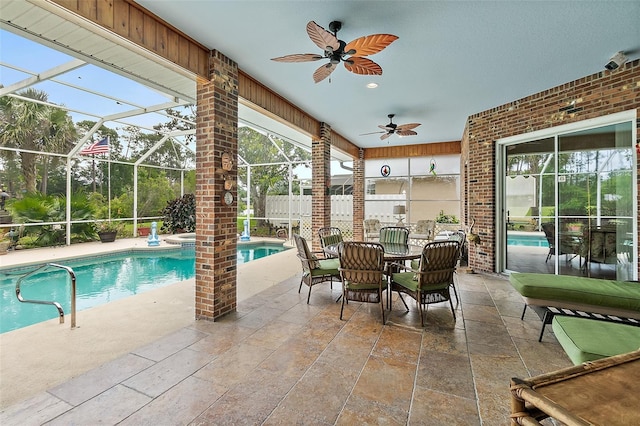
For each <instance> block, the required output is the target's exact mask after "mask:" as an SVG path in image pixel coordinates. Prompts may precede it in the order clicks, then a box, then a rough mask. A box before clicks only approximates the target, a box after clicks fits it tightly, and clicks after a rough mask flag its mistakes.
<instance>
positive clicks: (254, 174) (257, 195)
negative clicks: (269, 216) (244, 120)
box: [238, 127, 311, 218]
mask: <svg viewBox="0 0 640 426" xmlns="http://www.w3.org/2000/svg"><path fill="white" fill-rule="evenodd" d="M274 141H275V143H276V144H277V145H278V146H276V145H275V144H274V143H272V142H271V140H270V139H269V138H268V137H267V136H265V135H263V134H262V133H259V132H256V131H255V130H253V129H251V128H249V127H240V128H239V129H238V155H239V156H240V157H241V158H243V159H244V160H245V161H247V162H248V163H249V164H269V163H274V164H270V165H264V166H262V165H261V166H255V167H251V188H249V191H250V194H251V203H252V205H253V209H254V214H255V216H256V217H259V218H261V217H265V216H266V202H267V195H277V194H287V193H288V192H287V191H288V182H289V180H288V177H289V167H288V165H287V164H286V163H287V161H291V162H300V161H307V160H310V159H311V156H310V154H309V153H308V152H306V151H304V150H303V149H301V148H298V147H296V146H294V145H292V144H290V143H287V142H285V141H283V140H280V139H277V138H274ZM294 178H295V176H294ZM238 180H239V181H241V182H244V183H245V186H246V182H247V169H246V168H244V167H243V168H239V169H238Z"/></svg>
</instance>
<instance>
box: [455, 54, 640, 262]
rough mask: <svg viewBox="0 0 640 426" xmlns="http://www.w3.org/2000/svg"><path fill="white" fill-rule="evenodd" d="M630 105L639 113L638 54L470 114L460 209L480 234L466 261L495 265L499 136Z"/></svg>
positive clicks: (605, 112)
mask: <svg viewBox="0 0 640 426" xmlns="http://www.w3.org/2000/svg"><path fill="white" fill-rule="evenodd" d="M574 101H575V103H574V104H573V105H572V104H571V103H572V102H574ZM632 109H636V110H637V111H638V115H640V60H636V61H633V62H629V63H627V64H625V65H624V66H622V67H620V68H619V69H617V70H615V71H601V72H599V73H596V74H593V75H590V76H587V77H584V78H581V79H579V80H576V81H572V82H569V83H566V84H563V85H560V86H557V87H553V88H551V89H548V90H545V91H543V92H540V93H536V94H534V95H531V96H528V97H526V98H523V99H519V100H516V101H513V102H510V103H508V104H505V105H502V106H499V107H496V108H493V109H490V110H488V111H484V112H481V113H478V114H475V115H472V116H470V117H469V118H468V119H467V124H466V127H465V131H464V134H463V137H462V156H461V174H462V176H461V179H462V182H463V183H464V185H462V188H461V191H462V194H461V195H462V196H463V197H465V198H463V200H465V202H464V205H463V211H462V213H463V217H464V218H465V219H466V223H467V224H469V223H470V221H471V220H472V219H475V221H476V224H475V229H474V232H475V233H479V234H480V237H481V239H482V243H481V244H480V245H478V246H474V245H473V244H471V245H470V247H469V264H470V266H471V267H472V268H473V269H474V270H477V271H486V272H494V271H495V270H496V223H495V213H494V212H495V208H496V194H495V141H496V140H497V139H501V138H505V137H508V136H513V135H519V134H523V133H527V132H532V131H538V130H541V129H546V128H550V127H556V126H559V125H563V124H568V123H574V122H578V121H582V120H586V119H590V118H596V117H600V116H604V115H609V114H613V113H617V112H622V111H628V110H632ZM638 134H640V131H638ZM639 174H640V173H639ZM639 187H640V185H639ZM637 191H638V197H639V199H640V188H638V189H637Z"/></svg>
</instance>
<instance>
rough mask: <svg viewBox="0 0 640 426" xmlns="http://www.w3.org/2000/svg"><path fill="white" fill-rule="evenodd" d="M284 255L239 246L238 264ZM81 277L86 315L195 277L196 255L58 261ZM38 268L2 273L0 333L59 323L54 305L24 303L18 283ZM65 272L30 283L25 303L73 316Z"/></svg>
mask: <svg viewBox="0 0 640 426" xmlns="http://www.w3.org/2000/svg"><path fill="white" fill-rule="evenodd" d="M283 250H287V248H286V247H283V246H282V244H269V243H249V244H239V245H238V264H242V263H247V262H250V261H252V260H256V259H260V258H262V257H265V256H269V255H272V254H275V253H278V252H281V251H283ZM56 263H61V264H64V265H65V266H69V267H71V268H73V270H74V272H75V274H76V287H77V290H76V291H77V294H76V310H77V311H81V310H83V309H88V308H91V307H94V306H98V305H102V304H105V303H108V302H112V301H114V300H118V299H123V298H125V297H129V296H132V295H135V294H139V293H144V292H145V291H149V290H152V289H156V288H160V287H164V286H166V285H169V284H173V283H175V282H178V281H184V280H188V279H191V278H193V277H194V276H195V250H193V249H175V250H161V251H137V252H136V251H130V252H124V253H116V254H110V255H102V256H92V257H88V258H84V259H74V260H69V261H57V262H56ZM36 267H37V266H28V267H19V268H11V269H7V270H2V271H0V307H1V309H0V333H5V332H7V331H11V330H16V329H18V328H22V327H26V326H28V325H31V324H36V323H38V322H42V321H46V320H49V319H52V318H57V316H58V312H57V310H56V309H55V308H54V307H53V306H50V305H36V304H31V303H29V304H27V303H20V302H19V301H18V299H17V298H16V295H15V286H16V281H17V279H18V278H20V277H21V276H22V275H24V274H26V273H28V272H30V271H32V270H34V269H35V268H36ZM69 281H70V279H69V275H68V274H67V272H66V271H63V270H60V269H55V268H47V269H45V270H43V271H41V272H38V273H35V274H34V275H32V276H30V277H29V278H27V279H25V280H24V281H23V282H22V284H21V286H20V289H21V293H22V296H23V297H24V298H25V299H33V300H53V301H56V302H59V303H60V304H61V305H62V308H63V310H64V312H65V316H67V315H69V314H70V312H71V284H70V282H69Z"/></svg>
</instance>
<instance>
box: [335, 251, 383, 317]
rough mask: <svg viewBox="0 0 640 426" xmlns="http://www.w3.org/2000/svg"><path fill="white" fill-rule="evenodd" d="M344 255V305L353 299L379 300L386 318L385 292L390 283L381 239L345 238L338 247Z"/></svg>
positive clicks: (377, 301)
mask: <svg viewBox="0 0 640 426" xmlns="http://www.w3.org/2000/svg"><path fill="white" fill-rule="evenodd" d="M338 254H339V259H340V275H341V276H342V307H341V308H340V319H342V312H343V311H344V304H345V303H349V300H353V301H358V302H367V303H379V304H380V312H381V314H382V324H384V323H385V319H384V305H383V303H382V300H383V299H382V292H383V291H384V290H385V289H386V287H387V282H386V280H385V277H384V275H383V271H384V249H383V248H382V245H380V244H378V243H368V242H353V241H347V242H343V243H342V244H341V245H340V246H339V248H338Z"/></svg>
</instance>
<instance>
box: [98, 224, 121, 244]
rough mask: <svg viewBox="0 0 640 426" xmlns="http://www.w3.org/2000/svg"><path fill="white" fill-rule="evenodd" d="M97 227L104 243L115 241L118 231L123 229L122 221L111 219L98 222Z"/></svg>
mask: <svg viewBox="0 0 640 426" xmlns="http://www.w3.org/2000/svg"><path fill="white" fill-rule="evenodd" d="M95 227H96V232H97V233H98V237H100V241H101V242H103V243H111V242H113V241H115V240H116V236H117V235H118V232H120V231H122V229H123V225H122V222H112V221H110V220H107V221H103V222H98V223H96V225H95Z"/></svg>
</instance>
